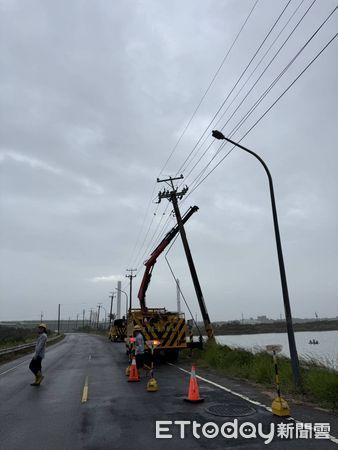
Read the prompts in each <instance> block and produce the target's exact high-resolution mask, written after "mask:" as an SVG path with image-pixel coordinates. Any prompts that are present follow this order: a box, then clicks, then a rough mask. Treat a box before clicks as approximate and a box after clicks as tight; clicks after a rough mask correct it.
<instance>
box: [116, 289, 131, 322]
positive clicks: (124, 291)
mask: <svg viewBox="0 0 338 450" xmlns="http://www.w3.org/2000/svg"><path fill="white" fill-rule="evenodd" d="M115 289H116V290H117V291H120V292H123V293H124V295H125V296H126V318H127V315H128V294H127V293H126V292H125V291H122V289H119V288H115Z"/></svg>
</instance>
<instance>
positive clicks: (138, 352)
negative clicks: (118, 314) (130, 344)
mask: <svg viewBox="0 0 338 450" xmlns="http://www.w3.org/2000/svg"><path fill="white" fill-rule="evenodd" d="M141 331H142V329H141V327H140V326H139V325H136V326H135V327H134V334H135V359H136V366H137V370H139V369H141V368H142V367H143V364H144V337H143V335H142V333H141Z"/></svg>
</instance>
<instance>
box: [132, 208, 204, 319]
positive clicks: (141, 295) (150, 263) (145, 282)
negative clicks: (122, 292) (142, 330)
mask: <svg viewBox="0 0 338 450" xmlns="http://www.w3.org/2000/svg"><path fill="white" fill-rule="evenodd" d="M196 211H198V207H197V206H192V207H190V208H189V209H188V211H187V212H186V213H185V214H184V216H183V217H182V223H183V224H184V223H185V222H187V220H188V219H189V218H190V217H191V216H192V215H193V214H194V213H195V212H196ZM178 232H179V229H178V225H177V224H176V225H175V226H174V227H173V228H172V229H171V230H170V231H169V232H168V233H167V234H166V235H165V237H164V238H163V239H162V241H161V242H160V243H159V245H158V246H157V247H156V248H155V250H154V251H153V252H152V253H151V255H150V258H149V259H148V260H147V261H145V263H144V265H145V266H146V269H145V271H144V275H143V278H142V281H141V285H140V289H139V291H138V294H137V296H138V299H139V301H140V306H141V310H142V312H145V311H146V310H147V307H146V303H145V297H146V292H147V289H148V286H149V283H150V279H151V275H152V271H153V268H154V266H155V264H156V261H157V258H158V256H159V255H160V254H161V253H162V252H163V250H164V249H165V248H166V247H168V245H169V244H170V242H171V241H172V240H173V239H174V237H175V236H176V235H177V233H178Z"/></svg>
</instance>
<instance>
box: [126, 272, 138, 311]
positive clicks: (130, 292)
mask: <svg viewBox="0 0 338 450" xmlns="http://www.w3.org/2000/svg"><path fill="white" fill-rule="evenodd" d="M126 271H127V272H130V275H126V277H127V278H129V311H131V306H132V293H133V278H135V277H136V275H133V272H136V271H137V269H126Z"/></svg>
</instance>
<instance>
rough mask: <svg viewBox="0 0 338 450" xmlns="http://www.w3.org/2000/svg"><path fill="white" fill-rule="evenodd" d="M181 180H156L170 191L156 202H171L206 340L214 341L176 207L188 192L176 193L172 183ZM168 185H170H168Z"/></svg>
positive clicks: (184, 189)
mask: <svg viewBox="0 0 338 450" xmlns="http://www.w3.org/2000/svg"><path fill="white" fill-rule="evenodd" d="M182 179H183V175H181V176H180V177H177V178H172V177H169V178H167V179H164V180H160V179H158V178H157V182H158V183H167V184H168V185H169V186H170V187H171V191H169V190H168V189H167V190H166V189H164V190H163V191H162V192H159V194H158V202H160V201H161V200H162V199H163V198H166V199H167V200H169V201H170V202H172V204H173V207H174V212H175V216H176V220H177V225H178V228H179V230H180V235H181V238H182V243H183V247H184V251H185V255H186V258H187V261H188V265H189V269H190V273H191V278H192V281H193V283H194V288H195V292H196V296H197V300H198V303H199V307H200V310H201V313H202V317H203V321H204V326H205V330H206V332H207V335H208V339H209V340H210V341H214V340H215V338H214V332H213V329H212V326H211V322H210V318H209V314H208V311H207V308H206V305H205V302H204V297H203V293H202V289H201V286H200V283H199V280H198V276H197V272H196V269H195V264H194V261H193V259H192V255H191V251H190V247H189V244H188V240H187V235H186V233H185V229H184V226H183V223H182V217H181V213H180V210H179V207H178V202H177V199H178V200H182V198H183V197H184V195H185V194H186V193H187V191H188V186H186V187H184V188H183V189H182V190H181V191H180V192H177V188H175V187H174V181H175V180H182ZM169 183H170V184H169Z"/></svg>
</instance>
